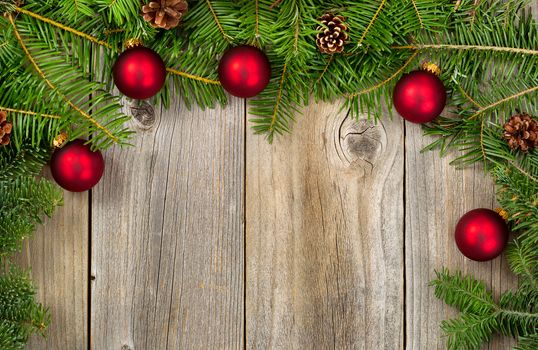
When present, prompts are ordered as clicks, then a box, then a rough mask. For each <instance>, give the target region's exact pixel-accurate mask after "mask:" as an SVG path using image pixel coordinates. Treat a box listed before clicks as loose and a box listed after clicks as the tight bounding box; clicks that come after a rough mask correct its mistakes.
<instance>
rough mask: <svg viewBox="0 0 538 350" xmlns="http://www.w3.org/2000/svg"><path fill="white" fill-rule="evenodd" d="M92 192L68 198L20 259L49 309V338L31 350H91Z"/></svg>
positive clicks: (32, 342) (31, 344)
mask: <svg viewBox="0 0 538 350" xmlns="http://www.w3.org/2000/svg"><path fill="white" fill-rule="evenodd" d="M88 217H89V215H88V194H87V193H69V192H65V194H64V206H63V207H59V208H58V209H57V211H56V212H55V214H54V216H53V217H52V218H51V219H46V220H45V221H44V224H43V225H42V226H40V227H39V229H38V230H37V231H36V232H35V234H34V236H33V238H31V239H30V240H27V241H25V242H24V245H23V251H22V253H21V254H19V255H18V256H17V257H16V261H17V262H18V263H19V264H20V265H21V266H23V267H30V268H31V270H32V274H31V276H32V279H33V282H34V285H35V286H36V287H37V299H38V300H39V301H40V302H41V303H43V304H44V305H45V306H46V307H48V308H49V310H50V313H51V316H52V317H51V324H50V326H49V328H48V330H47V338H46V339H44V338H42V337H39V336H32V338H30V341H29V343H28V349H51V350H57V349H73V350H79V349H87V348H88V308H87V306H88V283H89V282H88V277H89V276H88V242H89V219H88Z"/></svg>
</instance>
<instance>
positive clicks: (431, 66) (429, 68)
mask: <svg viewBox="0 0 538 350" xmlns="http://www.w3.org/2000/svg"><path fill="white" fill-rule="evenodd" d="M422 69H423V70H425V71H426V72H430V73H433V74H435V75H436V76H440V75H441V68H439V66H438V65H436V64H435V63H433V62H424V63H422Z"/></svg>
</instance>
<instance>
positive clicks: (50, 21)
mask: <svg viewBox="0 0 538 350" xmlns="http://www.w3.org/2000/svg"><path fill="white" fill-rule="evenodd" d="M15 10H16V11H17V12H20V13H23V14H25V15H27V16H30V17H33V18H35V19H37V20H40V21H42V22H45V23H48V24H50V25H52V26H54V27H57V28H60V29H62V30H65V31H67V32H70V33H72V34H75V35H77V36H80V37H81V38H84V39H86V40H88V41H91V42H92V43H95V44H97V45H101V46H104V47H106V48H108V49H112V46H111V45H110V44H109V43H107V42H105V41H102V40H99V39H97V38H95V37H93V36H91V35H88V34H86V33H83V32H81V31H79V30H76V29H74V28H71V27H68V26H66V25H63V24H62V23H59V22H56V21H53V20H52V19H50V18H46V17H43V16H41V15H39V14H37V13H34V12H31V11H28V10H25V9H23V8H20V7H16V8H15Z"/></svg>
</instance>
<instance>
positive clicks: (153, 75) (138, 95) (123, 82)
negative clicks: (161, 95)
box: [112, 46, 166, 100]
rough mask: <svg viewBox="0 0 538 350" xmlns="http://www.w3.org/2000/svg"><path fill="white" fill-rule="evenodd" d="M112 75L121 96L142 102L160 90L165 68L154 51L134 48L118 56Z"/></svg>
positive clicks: (140, 47)
mask: <svg viewBox="0 0 538 350" xmlns="http://www.w3.org/2000/svg"><path fill="white" fill-rule="evenodd" d="M112 74H113V77H114V84H116V87H117V88H118V90H120V91H121V93H122V94H124V95H126V96H128V97H131V98H134V99H137V100H143V99H146V98H150V97H153V96H155V95H156V94H157V93H158V92H159V91H160V90H161V88H162V87H163V85H164V81H165V79H166V67H165V65H164V62H163V60H162V59H161V57H160V56H159V55H158V54H157V53H156V52H155V51H153V50H151V49H148V48H147V47H143V46H135V47H131V48H128V49H127V50H125V51H123V52H122V53H121V54H120V56H119V57H118V60H117V61H116V63H114V67H113V68H112Z"/></svg>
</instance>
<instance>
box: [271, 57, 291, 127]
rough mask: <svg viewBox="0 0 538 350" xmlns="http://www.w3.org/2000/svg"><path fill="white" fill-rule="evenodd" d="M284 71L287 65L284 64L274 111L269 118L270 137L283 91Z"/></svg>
mask: <svg viewBox="0 0 538 350" xmlns="http://www.w3.org/2000/svg"><path fill="white" fill-rule="evenodd" d="M286 69H287V65H286V64H284V68H283V69H282V77H281V78H280V84H279V88H278V94H277V97H276V102H275V109H274V112H273V116H272V117H271V124H270V125H269V129H268V134H269V135H272V134H273V133H274V130H275V124H276V121H277V117H278V108H279V107H280V100H281V99H282V90H283V89H284V79H285V78H286Z"/></svg>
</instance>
